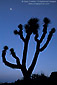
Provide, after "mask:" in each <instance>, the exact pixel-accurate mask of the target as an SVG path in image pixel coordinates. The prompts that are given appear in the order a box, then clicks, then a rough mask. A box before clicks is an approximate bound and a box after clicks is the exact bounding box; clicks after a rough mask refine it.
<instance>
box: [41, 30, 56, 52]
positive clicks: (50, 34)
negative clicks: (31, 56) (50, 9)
mask: <svg viewBox="0 0 57 85" xmlns="http://www.w3.org/2000/svg"><path fill="white" fill-rule="evenodd" d="M54 32H55V28H52V29H51V31H50V32H49V35H48V38H47V41H46V43H45V44H44V46H43V47H42V48H40V52H41V51H43V50H44V49H45V48H46V47H47V45H48V44H49V42H50V40H51V38H52V36H53V33H54Z"/></svg>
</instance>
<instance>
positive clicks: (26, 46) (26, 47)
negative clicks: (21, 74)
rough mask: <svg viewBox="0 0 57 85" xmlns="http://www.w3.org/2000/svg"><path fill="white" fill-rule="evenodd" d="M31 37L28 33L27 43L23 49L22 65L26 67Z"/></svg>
mask: <svg viewBox="0 0 57 85" xmlns="http://www.w3.org/2000/svg"><path fill="white" fill-rule="evenodd" d="M29 39H30V35H29V34H27V36H26V39H25V43H24V50H23V59H22V65H23V66H24V67H25V68H26V56H27V49H28V42H29Z"/></svg>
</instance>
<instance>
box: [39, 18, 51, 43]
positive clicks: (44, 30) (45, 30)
mask: <svg viewBox="0 0 57 85" xmlns="http://www.w3.org/2000/svg"><path fill="white" fill-rule="evenodd" d="M43 21H44V23H45V24H44V25H43V27H44V28H43V34H42V36H41V39H40V43H41V42H42V41H43V39H44V38H45V35H46V33H47V27H48V24H49V23H50V20H49V19H48V18H47V17H46V18H44V20H43Z"/></svg>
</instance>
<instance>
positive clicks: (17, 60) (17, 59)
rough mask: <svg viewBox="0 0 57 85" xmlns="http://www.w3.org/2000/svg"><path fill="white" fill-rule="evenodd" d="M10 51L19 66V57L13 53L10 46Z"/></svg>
mask: <svg viewBox="0 0 57 85" xmlns="http://www.w3.org/2000/svg"><path fill="white" fill-rule="evenodd" d="M10 51H11V54H12V57H14V58H15V59H16V63H17V65H18V66H19V67H21V64H20V59H19V58H18V57H17V56H16V54H15V52H14V49H13V48H11V49H10Z"/></svg>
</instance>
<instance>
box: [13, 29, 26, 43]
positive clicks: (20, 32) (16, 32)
mask: <svg viewBox="0 0 57 85" xmlns="http://www.w3.org/2000/svg"><path fill="white" fill-rule="evenodd" d="M14 34H16V35H17V34H18V35H19V36H20V38H21V39H22V40H23V42H25V38H24V37H23V32H22V30H20V31H17V30H15V31H14Z"/></svg>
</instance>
